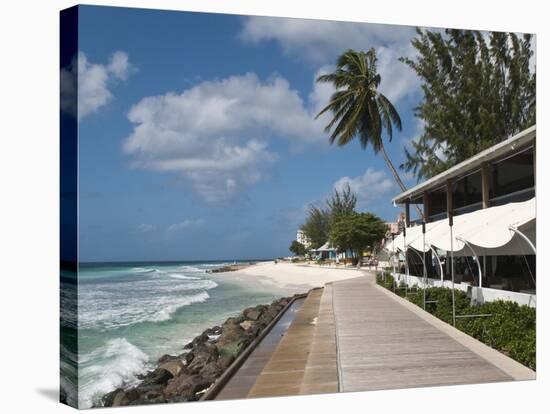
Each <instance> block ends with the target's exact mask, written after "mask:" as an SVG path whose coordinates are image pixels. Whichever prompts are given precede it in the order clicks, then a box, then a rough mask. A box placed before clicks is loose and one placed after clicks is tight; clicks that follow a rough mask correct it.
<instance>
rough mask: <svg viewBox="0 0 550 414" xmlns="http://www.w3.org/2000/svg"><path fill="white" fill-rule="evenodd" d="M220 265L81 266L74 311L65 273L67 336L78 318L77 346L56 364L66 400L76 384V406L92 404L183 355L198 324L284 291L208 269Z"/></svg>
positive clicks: (72, 395) (71, 287)
mask: <svg viewBox="0 0 550 414" xmlns="http://www.w3.org/2000/svg"><path fill="white" fill-rule="evenodd" d="M223 264H224V263H221V262H208V263H206V262H179V263H176V262H171V263H117V264H113V263H106V264H81V265H80V267H79V272H78V284H77V286H78V287H77V291H78V299H77V304H78V306H77V309H78V311H77V312H74V311H70V309H71V300H72V301H73V302H74V300H75V298H76V295H75V288H74V286H75V285H74V284H72V283H69V282H68V281H69V280H70V278H71V277H72V278H73V279H74V277H75V275H74V274H72V275H71V274H65V278H62V303H63V301H64V300H65V305H67V306H64V307H63V309H64V314H63V313H62V333H63V332H65V333H66V335H65V338H70V337H71V335H74V334H76V329H74V326H76V315H78V331H77V336H78V347H77V349H74V347H71V346H70V345H71V344H65V346H64V344H62V366H61V369H62V372H64V374H65V375H66V378H65V379H64V380H62V387H63V388H64V392H65V393H66V394H67V398H69V399H71V398H72V399H73V401H75V400H76V399H77V397H76V396H75V390H76V389H77V388H78V405H79V407H80V408H88V407H91V406H92V404H93V403H94V402H95V401H97V399H98V398H99V397H101V396H102V395H104V394H105V393H107V392H109V391H112V390H114V389H115V388H117V387H121V386H123V387H124V386H130V385H132V384H133V383H135V382H137V376H138V375H139V374H143V373H145V372H146V371H147V370H148V369H150V368H152V367H153V365H154V364H155V362H156V360H157V359H158V358H159V357H160V356H161V355H163V354H171V353H172V354H173V353H177V352H181V350H182V348H183V346H184V345H185V344H186V343H187V342H188V341H189V340H190V339H192V338H193V337H195V336H196V335H197V334H199V333H201V332H202V331H203V330H204V329H206V328H208V327H210V326H213V325H216V324H221V323H222V322H223V321H224V320H225V319H226V318H227V317H229V316H231V315H235V314H237V313H238V312H240V311H242V310H243V309H244V308H245V307H248V306H252V305H256V304H260V303H269V302H271V301H273V300H274V299H276V298H279V297H281V296H285V295H287V294H288V293H289V292H288V291H285V290H284V289H280V288H275V287H272V286H269V287H267V286H265V285H262V284H260V283H252V282H250V281H243V280H238V279H236V278H232V277H231V273H226V274H224V273H217V274H211V273H206V270H207V269H211V268H215V267H219V266H222V265H223ZM63 280H65V281H66V283H63ZM72 308H73V310H74V303H73V304H72ZM62 337H63V335H62ZM75 361H78V362H77V363H76V362H75ZM75 365H77V366H78V370H76V369H75Z"/></svg>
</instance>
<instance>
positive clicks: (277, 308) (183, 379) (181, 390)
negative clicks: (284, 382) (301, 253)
mask: <svg viewBox="0 0 550 414" xmlns="http://www.w3.org/2000/svg"><path fill="white" fill-rule="evenodd" d="M291 299H292V298H281V299H278V300H276V301H274V302H273V303H271V304H270V305H258V306H254V307H251V308H247V309H245V310H244V311H243V312H242V313H240V314H239V315H237V316H235V317H231V318H228V319H227V320H226V321H225V322H224V323H223V324H222V325H221V326H214V327H212V328H209V329H207V330H205V331H204V332H203V333H202V334H200V335H199V336H197V337H196V338H194V339H193V340H192V341H191V342H189V343H188V344H187V345H185V346H184V347H183V352H182V353H180V354H179V355H163V356H162V357H161V358H159V360H158V363H157V367H156V368H155V369H154V370H152V371H150V372H148V373H147V374H146V375H144V376H142V377H141V378H140V380H141V382H140V383H139V384H138V385H137V386H133V387H130V388H119V389H116V390H114V391H112V392H110V393H108V394H106V395H104V396H103V398H101V401H100V402H99V403H98V404H97V406H103V407H114V406H124V405H138V404H153V403H165V402H181V401H197V400H198V399H199V398H200V397H201V396H202V394H204V393H205V392H206V391H207V390H208V388H209V387H210V386H211V385H212V384H213V383H214V381H215V380H216V379H217V378H218V377H219V376H220V375H221V374H222V373H223V372H224V371H225V370H226V369H227V368H228V367H229V366H230V365H231V364H232V363H233V361H234V360H235V358H237V356H238V355H239V354H240V353H241V352H242V351H243V350H245V349H246V347H247V346H248V345H250V343H251V342H252V341H253V340H254V339H255V338H257V337H258V336H259V335H260V334H261V332H262V331H263V330H264V329H265V328H266V327H267V325H268V324H269V323H270V322H271V321H272V320H273V319H274V318H275V317H276V316H277V315H278V314H279V312H281V311H282V310H283V308H284V307H285V306H286V305H287V304H288V303H289V302H290V301H291Z"/></svg>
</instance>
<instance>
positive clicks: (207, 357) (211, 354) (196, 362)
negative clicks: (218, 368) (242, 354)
mask: <svg viewBox="0 0 550 414" xmlns="http://www.w3.org/2000/svg"><path fill="white" fill-rule="evenodd" d="M192 353H193V359H192V360H191V362H189V363H188V364H187V366H186V371H187V372H188V373H190V374H196V373H198V372H199V371H200V370H201V369H203V367H204V366H205V365H206V364H208V363H210V362H212V361H216V360H217V359H218V348H217V347H216V346H215V345H212V344H209V343H206V344H202V345H201V346H199V347H197V348H196V349H193V352H192Z"/></svg>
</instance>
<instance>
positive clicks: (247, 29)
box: [239, 16, 420, 101]
mask: <svg viewBox="0 0 550 414" xmlns="http://www.w3.org/2000/svg"><path fill="white" fill-rule="evenodd" d="M239 36H240V38H241V39H242V40H243V41H244V42H245V43H248V44H251V45H255V44H259V43H261V42H269V41H274V42H277V43H278V44H279V45H280V46H281V48H282V49H283V51H284V52H285V53H286V54H287V55H290V56H294V57H297V58H299V59H304V60H306V61H308V62H310V63H313V64H317V65H326V64H327V63H331V64H333V63H334V61H335V59H336V57H337V56H338V55H339V54H340V53H342V51H344V50H346V49H349V48H351V49H356V50H367V49H370V48H371V47H374V48H375V49H376V51H377V56H378V70H379V73H380V74H381V75H382V83H381V85H380V90H381V91H382V92H383V93H384V94H385V95H386V96H387V97H388V98H389V99H390V100H392V101H397V100H399V99H401V98H403V97H405V96H408V95H412V94H414V93H417V92H419V85H420V82H419V80H418V78H417V76H416V75H415V73H414V72H413V71H412V70H411V69H410V68H409V67H407V66H406V65H405V64H403V63H400V62H399V61H398V58H399V57H401V56H414V55H415V54H416V51H415V49H414V48H413V47H412V45H411V43H410V42H411V39H412V38H413V37H414V36H415V31H414V28H413V27H410V26H397V25H382V24H366V23H351V22H336V21H322V20H308V19H291V18H277V17H258V16H254V17H248V18H247V19H246V20H245V21H244V24H243V27H242V30H241V33H240V35H239Z"/></svg>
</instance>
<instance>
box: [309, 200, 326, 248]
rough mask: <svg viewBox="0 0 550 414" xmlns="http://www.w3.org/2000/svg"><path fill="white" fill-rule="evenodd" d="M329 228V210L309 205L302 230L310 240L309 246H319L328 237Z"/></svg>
mask: <svg viewBox="0 0 550 414" xmlns="http://www.w3.org/2000/svg"><path fill="white" fill-rule="evenodd" d="M329 230H330V211H329V210H327V209H324V208H322V207H316V206H310V208H309V212H308V217H307V219H306V222H305V223H304V224H303V225H302V231H303V232H304V233H305V235H306V236H307V238H308V239H309V240H310V242H311V246H310V247H311V248H312V249H317V248H319V247H321V246H322V245H323V244H325V242H326V241H327V239H328V233H329Z"/></svg>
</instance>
